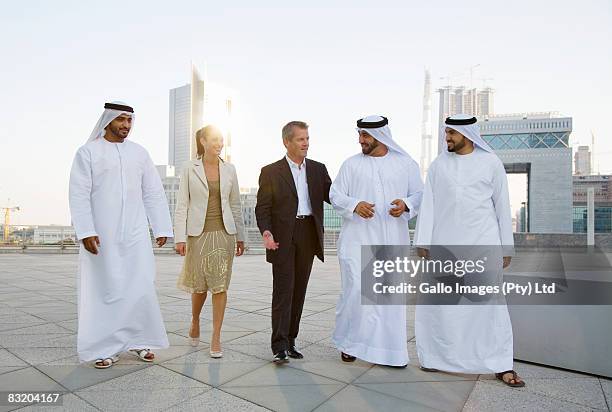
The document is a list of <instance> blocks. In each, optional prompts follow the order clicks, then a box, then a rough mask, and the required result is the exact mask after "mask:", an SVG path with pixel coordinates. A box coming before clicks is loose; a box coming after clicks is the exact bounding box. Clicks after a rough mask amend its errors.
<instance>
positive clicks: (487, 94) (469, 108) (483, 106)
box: [438, 86, 494, 153]
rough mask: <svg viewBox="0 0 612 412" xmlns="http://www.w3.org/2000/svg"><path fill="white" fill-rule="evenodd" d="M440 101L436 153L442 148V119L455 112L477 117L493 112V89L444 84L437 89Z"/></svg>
mask: <svg viewBox="0 0 612 412" xmlns="http://www.w3.org/2000/svg"><path fill="white" fill-rule="evenodd" d="M438 93H439V94H440V103H439V110H438V115H439V116H438V133H439V134H438V153H439V152H440V151H441V150H443V149H444V147H443V146H444V145H442V141H443V140H442V139H443V137H444V136H442V133H443V132H442V128H443V125H444V120H446V118H447V117H448V116H452V115H455V114H460V113H463V114H471V115H473V116H477V117H485V116H489V115H492V114H493V93H494V91H493V89H492V88H490V87H485V88H483V89H476V88H471V89H468V88H466V87H465V86H460V87H452V86H445V87H442V88H441V89H438Z"/></svg>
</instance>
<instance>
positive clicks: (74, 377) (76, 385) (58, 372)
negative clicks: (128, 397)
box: [36, 363, 148, 391]
mask: <svg viewBox="0 0 612 412" xmlns="http://www.w3.org/2000/svg"><path fill="white" fill-rule="evenodd" d="M147 367H148V366H146V365H142V364H141V365H122V364H116V365H113V366H112V367H111V368H108V369H96V368H94V367H93V365H92V364H91V363H84V364H79V365H49V364H45V365H38V366H36V369H38V370H39V371H41V372H43V373H44V374H45V375H47V376H49V377H50V378H52V379H53V380H55V381H56V382H58V383H60V384H61V385H62V386H64V387H65V388H68V389H69V390H70V391H75V390H77V389H81V388H85V387H87V386H92V385H96V384H99V383H101V382H106V381H108V380H111V379H114V378H117V377H119V376H123V375H127V374H129V373H132V372H136V371H138V370H141V369H144V368H147Z"/></svg>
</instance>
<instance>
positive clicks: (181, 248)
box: [174, 242, 187, 256]
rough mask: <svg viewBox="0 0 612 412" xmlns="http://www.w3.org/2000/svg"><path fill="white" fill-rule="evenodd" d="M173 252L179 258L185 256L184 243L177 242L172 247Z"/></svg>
mask: <svg viewBox="0 0 612 412" xmlns="http://www.w3.org/2000/svg"><path fill="white" fill-rule="evenodd" d="M174 250H175V251H176V253H178V254H179V255H181V256H185V252H186V251H187V246H186V244H185V242H179V243H177V244H176V245H174Z"/></svg>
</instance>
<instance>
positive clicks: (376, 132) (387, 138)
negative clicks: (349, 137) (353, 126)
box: [357, 115, 410, 157]
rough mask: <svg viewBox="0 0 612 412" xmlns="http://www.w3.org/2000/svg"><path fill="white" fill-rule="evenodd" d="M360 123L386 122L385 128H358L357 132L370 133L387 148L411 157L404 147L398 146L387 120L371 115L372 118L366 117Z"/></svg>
mask: <svg viewBox="0 0 612 412" xmlns="http://www.w3.org/2000/svg"><path fill="white" fill-rule="evenodd" d="M360 122H365V123H377V122H384V123H385V125H384V126H381V127H376V128H370V127H357V131H359V132H361V131H364V132H366V133H368V134H369V135H370V136H372V137H373V138H374V139H376V140H378V141H379V142H381V143H382V144H384V145H385V146H387V147H388V148H389V150H393V151H396V152H398V153H401V154H403V155H404V156H408V157H410V155H409V154H408V153H407V152H406V151H405V150H404V149H402V147H401V146H400V145H398V144H397V143H396V142H395V140H393V137H392V136H391V129H389V126H388V125H387V124H386V123H387V122H386V118H384V117H382V116H377V115H371V116H366V117H364V118H363V119H359V120H358V123H360Z"/></svg>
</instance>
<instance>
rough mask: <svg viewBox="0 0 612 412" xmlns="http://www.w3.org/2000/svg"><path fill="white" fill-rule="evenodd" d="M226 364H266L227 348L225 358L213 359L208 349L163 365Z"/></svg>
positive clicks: (224, 352)
mask: <svg viewBox="0 0 612 412" xmlns="http://www.w3.org/2000/svg"><path fill="white" fill-rule="evenodd" d="M225 362H244V363H258V364H259V363H262V362H264V363H266V362H265V361H263V360H262V359H259V358H257V357H255V356H250V355H247V354H244V353H241V352H237V351H234V350H231V349H227V348H224V349H223V358H211V357H210V354H209V351H208V349H202V350H199V351H197V352H192V353H189V354H187V355H184V356H179V357H176V358H173V359H169V360H167V361H164V362H162V363H163V365H189V364H209V363H225Z"/></svg>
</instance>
